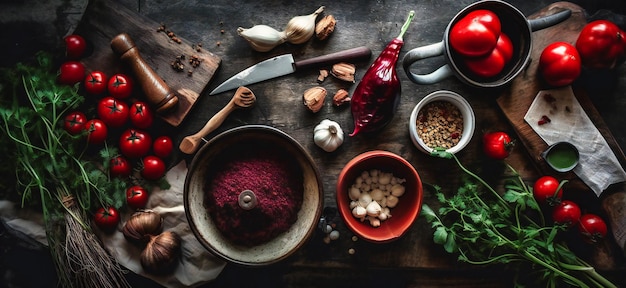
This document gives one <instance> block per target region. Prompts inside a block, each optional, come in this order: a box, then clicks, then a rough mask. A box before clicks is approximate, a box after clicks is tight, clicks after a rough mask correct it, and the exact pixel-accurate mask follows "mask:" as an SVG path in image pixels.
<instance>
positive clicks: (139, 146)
mask: <svg viewBox="0 0 626 288" xmlns="http://www.w3.org/2000/svg"><path fill="white" fill-rule="evenodd" d="M151 146H152V137H150V134H148V132H145V131H141V130H137V129H133V128H131V129H127V130H126V131H124V132H123V133H122V135H121V136H120V145H119V147H120V151H122V154H123V155H124V156H126V157H128V158H139V157H143V156H145V155H146V154H148V152H150V147H151Z"/></svg>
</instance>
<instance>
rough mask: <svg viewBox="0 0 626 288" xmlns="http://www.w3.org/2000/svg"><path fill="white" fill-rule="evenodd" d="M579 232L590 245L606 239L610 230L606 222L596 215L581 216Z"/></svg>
mask: <svg viewBox="0 0 626 288" xmlns="http://www.w3.org/2000/svg"><path fill="white" fill-rule="evenodd" d="M578 231H579V232H580V234H581V235H582V237H583V240H585V241H586V242H588V243H598V242H600V240H602V239H604V237H606V233H607V231H608V228H607V226H606V222H604V220H603V219H602V218H601V217H600V216H598V215H595V214H584V215H582V216H580V222H579V225H578Z"/></svg>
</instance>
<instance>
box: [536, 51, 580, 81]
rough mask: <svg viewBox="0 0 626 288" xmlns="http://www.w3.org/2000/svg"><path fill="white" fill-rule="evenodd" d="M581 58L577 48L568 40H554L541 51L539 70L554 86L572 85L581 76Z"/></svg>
mask: <svg viewBox="0 0 626 288" xmlns="http://www.w3.org/2000/svg"><path fill="white" fill-rule="evenodd" d="M581 69H582V68H581V60H580V55H579V54H578V51H576V48H575V47H574V46H572V45H571V44H569V43H567V42H554V43H552V44H550V45H548V46H546V48H545V49H543V51H542V52H541V56H540V57H539V72H540V73H541V75H542V77H543V79H544V80H545V81H546V83H548V84H549V85H552V86H557V87H560V86H567V85H570V84H572V83H573V82H574V80H576V78H578V76H580V71H581Z"/></svg>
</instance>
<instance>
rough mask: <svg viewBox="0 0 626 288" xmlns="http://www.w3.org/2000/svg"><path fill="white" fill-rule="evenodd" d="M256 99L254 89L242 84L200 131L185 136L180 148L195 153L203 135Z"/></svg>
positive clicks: (184, 151) (188, 152)
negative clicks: (236, 110)
mask: <svg viewBox="0 0 626 288" xmlns="http://www.w3.org/2000/svg"><path fill="white" fill-rule="evenodd" d="M255 101H256V97H255V96H254V93H252V90H250V89H248V88H247V87H244V86H241V87H239V88H238V89H237V91H236V92H235V95H233V98H232V99H230V102H228V104H226V106H224V108H222V110H220V111H218V112H217V113H215V115H213V117H211V119H209V121H207V122H206V124H205V125H204V127H202V129H200V131H198V133H196V134H193V135H189V136H187V137H185V138H183V141H181V142H180V145H179V146H178V148H179V149H180V151H182V152H183V153H186V154H193V153H194V152H196V150H198V148H199V147H200V143H201V141H202V137H205V136H207V135H209V133H211V132H213V130H215V129H216V128H217V127H219V126H220V125H222V123H223V122H224V120H225V119H226V117H227V116H228V114H230V113H231V112H233V111H235V109H237V108H247V107H250V106H252V105H253V104H254V102H255Z"/></svg>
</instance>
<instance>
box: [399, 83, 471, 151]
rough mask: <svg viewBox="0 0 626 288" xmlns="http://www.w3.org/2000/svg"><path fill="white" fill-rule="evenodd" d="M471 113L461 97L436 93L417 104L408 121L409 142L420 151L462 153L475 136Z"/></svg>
mask: <svg viewBox="0 0 626 288" xmlns="http://www.w3.org/2000/svg"><path fill="white" fill-rule="evenodd" d="M474 126H475V116H474V110H473V109H472V107H471V106H470V104H469V103H468V102H467V100H465V98H463V96H461V95H459V94H457V93H455V92H452V91H446V90H441V91H435V92H433V93H430V94H428V95H426V97H424V98H423V99H422V100H420V101H419V102H418V103H417V105H415V108H413V112H411V117H410V120H409V134H410V136H411V141H413V144H414V145H415V147H417V148H418V149H419V150H420V151H422V152H424V153H427V154H431V153H432V152H433V151H434V150H435V149H444V150H446V151H447V152H450V153H456V152H458V151H461V150H462V149H463V148H464V147H465V146H466V145H467V144H468V143H469V142H470V140H471V139H472V135H473V134H474Z"/></svg>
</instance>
